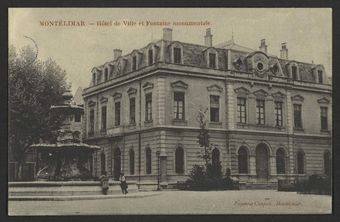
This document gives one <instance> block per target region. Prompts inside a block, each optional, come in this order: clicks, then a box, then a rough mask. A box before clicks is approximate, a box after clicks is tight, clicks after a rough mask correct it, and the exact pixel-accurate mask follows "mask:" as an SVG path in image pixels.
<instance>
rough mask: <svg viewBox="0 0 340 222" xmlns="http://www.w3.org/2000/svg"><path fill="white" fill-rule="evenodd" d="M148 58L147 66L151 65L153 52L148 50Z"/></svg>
mask: <svg viewBox="0 0 340 222" xmlns="http://www.w3.org/2000/svg"><path fill="white" fill-rule="evenodd" d="M148 58H149V66H151V65H152V64H153V50H152V49H149V51H148Z"/></svg>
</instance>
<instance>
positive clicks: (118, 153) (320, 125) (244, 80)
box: [83, 28, 332, 187]
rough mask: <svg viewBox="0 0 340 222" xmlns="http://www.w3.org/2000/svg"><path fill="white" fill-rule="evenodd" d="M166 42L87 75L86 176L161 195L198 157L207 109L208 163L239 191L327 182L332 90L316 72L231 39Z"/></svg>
mask: <svg viewBox="0 0 340 222" xmlns="http://www.w3.org/2000/svg"><path fill="white" fill-rule="evenodd" d="M204 42H205V44H204V45H196V44H190V43H184V42H180V41H173V39H172V30H171V29H169V28H165V29H163V38H162V39H161V40H159V41H154V42H151V43H150V44H148V45H147V46H145V47H144V48H141V49H138V50H133V51H132V52H131V53H130V54H127V55H122V51H121V50H119V49H114V50H113V60H112V61H109V62H106V63H104V64H103V65H101V66H98V67H94V68H93V69H92V79H91V84H90V86H89V87H88V88H86V89H84V92H83V97H84V106H85V114H84V117H85V133H84V136H85V138H84V140H85V142H86V143H89V144H96V145H99V146H100V147H101V148H102V150H101V151H99V152H97V153H96V154H95V155H94V156H93V169H92V170H93V174H94V175H95V176H99V175H100V174H101V173H102V172H103V171H107V173H108V174H109V175H111V176H112V177H113V178H115V179H117V178H118V175H119V173H120V172H124V174H125V175H126V176H127V178H128V179H130V180H136V181H138V182H140V183H150V184H156V183H157V182H158V181H160V183H161V185H162V186H165V187H166V186H167V185H168V186H169V185H171V184H174V183H176V182H177V181H183V180H186V179H187V176H188V174H189V173H190V171H191V169H192V167H193V166H194V165H195V164H203V160H202V159H201V158H199V157H198V153H199V152H201V151H202V148H201V147H200V146H199V144H198V139H197V136H198V134H199V123H198V121H197V119H196V117H197V113H198V112H199V110H200V109H201V110H207V112H206V118H207V120H208V125H207V126H208V129H209V134H210V142H211V143H212V144H213V146H214V149H213V151H212V161H213V162H214V161H220V162H221V165H222V170H223V172H226V170H227V169H228V168H229V169H230V171H231V174H232V176H233V177H235V178H238V179H239V181H240V182H241V183H244V184H246V185H249V186H251V185H254V186H255V184H259V183H265V184H266V183H267V184H276V183H277V181H278V180H279V179H287V180H291V181H292V180H295V179H296V178H300V177H306V176H307V175H311V174H326V175H330V170H331V155H332V146H331V132H332V131H331V129H332V120H331V113H332V86H331V82H330V80H329V79H328V78H327V76H326V73H325V69H324V66H323V65H315V64H307V63H304V62H298V61H295V60H289V59H288V48H287V45H286V43H283V44H282V48H281V55H280V57H277V56H274V55H270V54H269V53H267V45H266V42H265V40H261V42H260V47H259V50H253V49H249V48H247V47H243V46H240V45H238V44H236V43H235V42H234V40H233V39H232V40H230V41H227V42H224V43H221V44H218V45H215V46H213V45H212V34H211V30H210V29H207V31H206V35H205V36H204Z"/></svg>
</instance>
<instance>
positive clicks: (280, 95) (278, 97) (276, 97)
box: [272, 91, 286, 100]
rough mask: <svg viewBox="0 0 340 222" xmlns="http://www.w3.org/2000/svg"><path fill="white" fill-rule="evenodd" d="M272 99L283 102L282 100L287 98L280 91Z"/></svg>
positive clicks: (273, 94)
mask: <svg viewBox="0 0 340 222" xmlns="http://www.w3.org/2000/svg"><path fill="white" fill-rule="evenodd" d="M272 97H273V98H274V99H276V100H278V99H280V100H281V99H284V98H285V97H286V95H285V94H283V93H282V92H280V91H278V92H276V93H272Z"/></svg>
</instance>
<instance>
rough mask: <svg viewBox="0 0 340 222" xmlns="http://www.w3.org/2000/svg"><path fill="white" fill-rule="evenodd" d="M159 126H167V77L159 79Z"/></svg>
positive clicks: (159, 77)
mask: <svg viewBox="0 0 340 222" xmlns="http://www.w3.org/2000/svg"><path fill="white" fill-rule="evenodd" d="M156 90H157V103H156V104H157V123H156V124H157V125H165V77H164V76H158V77H157V89H156Z"/></svg>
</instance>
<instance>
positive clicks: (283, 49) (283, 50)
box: [280, 42, 288, 59]
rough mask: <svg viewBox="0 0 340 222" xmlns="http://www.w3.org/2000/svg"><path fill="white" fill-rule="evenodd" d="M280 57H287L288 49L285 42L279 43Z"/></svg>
mask: <svg viewBox="0 0 340 222" xmlns="http://www.w3.org/2000/svg"><path fill="white" fill-rule="evenodd" d="M280 58H281V59H288V49H287V43H286V42H284V43H281V50H280Z"/></svg>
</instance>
